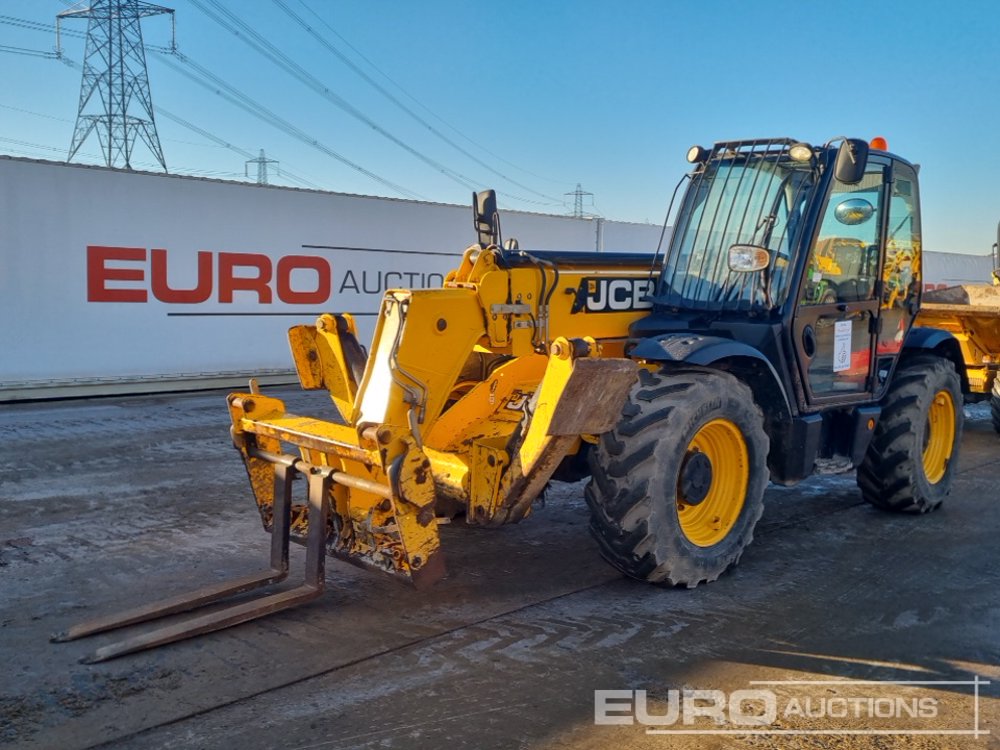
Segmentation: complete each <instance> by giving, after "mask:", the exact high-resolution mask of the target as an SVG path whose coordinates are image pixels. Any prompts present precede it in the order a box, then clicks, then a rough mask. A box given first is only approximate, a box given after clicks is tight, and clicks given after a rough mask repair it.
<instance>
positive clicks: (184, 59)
mask: <svg viewBox="0 0 1000 750" xmlns="http://www.w3.org/2000/svg"><path fill="white" fill-rule="evenodd" d="M158 58H159V60H160V61H161V62H162V63H163V64H165V65H166V66H167V67H169V68H172V69H173V70H174V71H176V72H177V73H180V74H181V75H183V76H185V77H186V78H189V79H190V80H192V81H194V82H195V83H197V84H198V85H199V86H201V87H203V88H205V89H207V90H208V91H211V92H212V93H214V94H216V95H217V96H219V97H221V98H223V99H225V100H226V101H228V102H230V103H231V104H234V105H235V106H237V107H240V108H241V109H243V110H244V111H246V112H248V113H249V114H251V115H253V116H254V117H256V118H258V119H260V120H263V121H264V122H266V123H267V124H269V125H271V126H272V127H275V128H277V129H279V130H281V131H282V132H284V133H285V134H286V135H289V136H291V137H292V138H295V139H297V140H299V141H301V142H302V143H305V144H306V145H308V146H311V147H312V148H315V149H316V150H317V151H320V152H322V153H324V154H326V155H327V156H329V157H331V158H333V159H336V160H337V161H339V162H340V163H341V164H344V165H346V166H348V167H350V168H351V169H353V170H355V171H356V172H359V173H360V174H363V175H365V176H366V177H369V178H371V179H373V180H375V181H376V182H378V183H379V184H381V185H384V186H385V187H387V188H389V189H390V190H392V191H393V192H395V193H399V194H400V195H403V196H406V197H408V198H416V199H422V200H426V198H423V196H421V195H420V194H418V193H415V192H413V191H412V190H409V189H407V188H404V187H402V186H401V185H397V184H396V183H394V182H392V181H390V180H387V179H386V178H384V177H381V176H379V175H377V174H375V173H374V172H372V171H371V170H369V169H365V168H364V167H362V166H361V165H360V164H357V163H355V162H353V161H351V160H350V159H348V158H347V157H346V156H344V155H343V154H340V153H338V152H337V151H334V150H333V149H332V148H330V147H329V146H327V145H326V144H324V143H322V142H321V141H319V140H318V139H316V138H313V137H312V136H311V135H309V134H308V133H306V132H304V131H303V130H301V129H300V128H298V127H296V126H295V125H292V124H291V123H290V122H288V120H286V119H284V118H283V117H280V116H279V115H277V114H275V113H274V112H272V111H271V110H269V109H267V108H266V107H264V106H263V105H261V104H260V103H259V102H257V101H255V100H254V99H252V98H251V97H250V96H248V95H247V94H245V93H243V92H242V91H240V90H239V89H237V88H236V87H235V86H233V85H231V84H229V83H227V82H226V81H224V80H222V79H221V78H219V76H217V75H215V74H214V73H212V72H211V71H210V70H208V69H207V68H205V67H204V66H202V65H199V64H198V63H196V62H195V61H194V60H192V59H191V58H190V57H188V56H186V55H183V54H181V53H180V52H176V53H174V54H168V53H158ZM174 60H177V61H179V62H174ZM179 63H183V67H182V65H181V64H179ZM187 68H190V70H188V69H187Z"/></svg>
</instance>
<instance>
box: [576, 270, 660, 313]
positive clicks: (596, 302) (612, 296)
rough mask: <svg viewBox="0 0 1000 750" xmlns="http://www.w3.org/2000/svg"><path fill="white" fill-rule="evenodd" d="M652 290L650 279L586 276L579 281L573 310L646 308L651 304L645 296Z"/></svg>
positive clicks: (617, 310) (602, 310) (595, 310)
mask: <svg viewBox="0 0 1000 750" xmlns="http://www.w3.org/2000/svg"><path fill="white" fill-rule="evenodd" d="M652 291H653V282H652V280H651V279H630V278H618V279H615V278H607V277H604V278H587V279H583V280H582V281H580V288H579V289H578V290H577V292H576V300H575V301H574V302H573V312H575V313H576V312H580V311H581V310H585V311H586V312H592V313H599V312H625V311H628V310H648V309H649V308H651V307H652V306H653V303H652V302H650V301H649V300H648V299H647V297H648V296H649V294H650V293H651V292H652Z"/></svg>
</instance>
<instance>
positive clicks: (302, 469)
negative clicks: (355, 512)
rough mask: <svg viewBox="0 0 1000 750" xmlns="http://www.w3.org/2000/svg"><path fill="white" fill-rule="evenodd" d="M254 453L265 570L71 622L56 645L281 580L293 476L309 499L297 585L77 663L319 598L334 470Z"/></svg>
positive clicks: (287, 457) (284, 573)
mask: <svg viewBox="0 0 1000 750" xmlns="http://www.w3.org/2000/svg"><path fill="white" fill-rule="evenodd" d="M255 457H256V458H260V459H264V460H268V461H270V462H271V463H273V464H274V477H275V480H274V527H273V531H272V533H271V565H270V569H269V570H267V571H265V572H262V573H256V574H253V575H248V576H243V577H241V578H236V579H233V580H230V581H226V582H223V583H219V584H214V585H212V586H205V587H203V588H200V589H197V590H196V591H192V592H189V593H186V594H180V595H178V596H173V597H169V598H167V599H162V600H160V601H158V602H152V603H150V604H146V605H143V606H140V607H135V608H133V609H129V610H125V611H123V612H118V613H116V614H113V615H107V616H104V617H98V618H95V619H93V620H88V621H87V622H83V623H80V624H79V625H75V626H74V627H72V628H70V629H69V630H67V631H65V632H64V633H59V634H57V635H54V636H53V637H52V641H53V642H56V643H61V642H64V641H73V640H76V639H78V638H85V637H87V636H91V635H95V634H97V633H104V632H107V631H110V630H117V629H119V628H124V627H127V626H129V625H137V624H139V623H144V622H151V621H154V620H159V619H161V618H164V617H168V616H170V615H175V614H179V613H181V612H189V611H191V610H194V609H199V608H201V607H204V606H206V605H209V604H212V603H214V602H218V601H220V600H223V599H226V598H228V597H231V596H235V595H236V594H242V593H244V592H247V591H252V590H254V589H259V588H263V587H270V586H273V585H274V584H278V583H280V582H282V581H283V580H285V578H287V577H288V567H289V565H288V546H289V544H288V543H289V538H290V532H291V519H292V485H293V482H294V481H295V480H296V479H297V478H298V477H304V478H305V479H306V480H307V483H308V502H309V509H308V518H309V531H308V537H307V539H306V564H305V578H304V580H303V582H302V583H301V584H300V585H298V586H296V587H295V588H293V589H288V590H284V591H278V592H274V593H268V594H265V595H263V596H257V597H256V598H253V599H250V600H248V601H241V602H238V603H234V604H229V605H228V606H226V607H223V608H222V609H218V610H215V611H213V612H209V613H207V614H202V615H195V616H193V617H189V618H187V619H184V620H181V621H180V622H176V623H172V624H169V625H162V626H160V627H155V628H152V629H150V630H147V631H145V632H143V633H139V634H137V635H134V636H132V637H130V638H126V639H124V640H121V641H118V642H116V643H112V644H110V645H107V646H102V647H101V648H99V649H97V650H96V651H94V652H93V653H91V654H89V655H87V656H85V657H83V658H82V659H81V660H80V661H81V662H82V663H84V664H96V663H98V662H102V661H107V660H108V659H114V658H116V657H118V656H123V655H125V654H131V653H134V652H136V651H143V650H145V649H150V648H156V647H157V646H162V645H165V644H167V643H173V642H175V641H180V640H184V639H185V638H191V637H193V636H196V635H202V634H204V633H211V632H213V631H215V630H222V629H223V628H228V627H230V626H232V625H239V624H240V623H244V622H249V621H250V620H256V619H258V618H260V617H264V616H265V615H269V614H272V613H274V612H280V611H282V610H285V609H289V608H291V607H294V606H296V605H299V604H303V603H305V602H308V601H311V600H313V599H315V598H317V597H318V596H320V595H321V594H322V593H323V589H324V585H325V574H326V535H327V526H328V523H329V517H330V512H329V500H328V498H329V495H330V485H331V483H333V482H336V480H337V476H336V474H337V472H335V471H334V470H333V469H331V468H329V467H325V466H313V465H312V464H309V463H307V462H305V461H303V460H302V459H300V458H297V457H295V456H291V455H273V454H265V453H264V452H263V451H259V452H258V453H257V455H256V456H255Z"/></svg>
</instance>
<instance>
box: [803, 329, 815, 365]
mask: <svg viewBox="0 0 1000 750" xmlns="http://www.w3.org/2000/svg"><path fill="white" fill-rule="evenodd" d="M802 353H803V354H805V355H806V358H807V359H812V358H813V357H814V356H815V354H816V332H815V331H813V327H812V326H806V327H805V328H803V329H802Z"/></svg>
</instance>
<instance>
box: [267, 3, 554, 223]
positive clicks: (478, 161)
mask: <svg viewBox="0 0 1000 750" xmlns="http://www.w3.org/2000/svg"><path fill="white" fill-rule="evenodd" d="M273 2H274V4H275V5H277V6H278V7H279V8H281V9H282V10H283V11H284V12H285V14H286V15H287V16H288V17H289V18H291V19H292V20H293V21H295V23H297V24H298V25H299V26H301V27H302V28H303V29H305V31H306V32H307V33H308V34H309V35H310V36H311V37H312V38H313V39H315V40H316V41H317V42H319V43H320V44H321V45H323V46H324V47H325V48H326V49H327V50H328V51H329V52H331V53H332V54H333V55H335V56H336V57H337V59H338V60H340V61H341V62H342V63H344V65H346V66H347V67H348V68H350V69H351V70H352V71H354V72H355V73H356V74H357V75H359V76H360V77H361V78H362V79H363V80H364V81H365V82H366V83H368V84H369V85H370V86H372V88H374V89H375V90H376V91H378V92H379V93H380V94H382V96H384V97H385V98H386V99H388V100H389V101H391V102H392V103H393V104H395V105H396V106H397V107H399V108H400V109H401V110H403V111H404V112H406V114H408V115H409V116H410V117H412V118H413V119H414V120H416V121H417V122H418V123H420V124H421V125H423V126H424V127H425V128H427V129H428V130H429V131H430V132H431V133H433V134H434V135H435V136H437V137H438V138H440V139H441V140H442V141H444V142H445V143H447V144H448V145H449V146H451V147H452V148H454V149H455V150H456V151H458V152H459V153H461V154H462V155H464V156H466V157H467V158H469V159H471V160H472V161H474V162H475V163H476V164H478V165H479V166H481V167H483V168H484V169H487V170H489V171H490V172H492V173H493V174H495V175H496V176H497V177H500V178H501V179H503V180H506V181H507V182H509V183H510V184H511V185H516V186H517V187H519V188H521V189H522V190H527V191H528V192H529V193H532V194H534V195H537V196H539V197H540V198H545V199H547V200H549V201H553V202H556V203H558V202H559V201H558V200H557V199H556V198H553V197H552V196H551V195H546V194H545V193H540V192H538V191H537V190H534V189H532V188H530V187H528V186H527V185H524V184H522V183H520V182H517V181H516V180H514V179H513V178H511V177H509V176H507V175H505V174H503V173H502V172H500V171H498V170H496V169H494V168H493V167H492V166H490V165H489V164H487V163H486V162H484V161H483V160H482V159H480V158H478V157H477V156H476V155H475V154H472V153H470V152H469V151H468V150H467V149H465V148H463V147H462V146H460V145H458V144H457V143H455V141H453V140H452V139H451V138H449V137H448V136H447V135H445V134H444V133H442V132H441V131H440V130H438V129H437V128H436V127H434V126H433V125H432V124H431V123H429V122H427V120H425V119H424V118H423V117H421V116H420V115H418V114H417V113H416V112H414V111H413V110H412V109H411V108H410V107H408V106H406V105H405V104H404V103H403V102H401V101H400V100H399V99H398V98H397V97H396V96H395V95H394V94H393V93H392V92H391V91H389V90H388V89H386V88H385V87H384V86H382V85H381V84H380V83H379V82H378V81H376V80H375V79H374V78H372V77H371V76H370V75H368V74H367V73H366V72H365V71H364V70H362V69H361V68H360V67H359V66H357V65H356V64H355V63H354V62H353V61H352V60H351V59H350V58H348V57H347V55H345V54H344V53H343V52H341V51H340V50H339V49H337V48H336V47H335V46H334V45H333V44H331V43H330V42H329V40H327V39H326V38H325V37H324V36H322V35H321V34H319V33H318V32H317V31H316V30H315V29H314V28H313V27H312V26H310V25H309V24H308V23H307V22H306V21H305V19H303V18H302V17H301V16H299V15H298V14H297V13H295V11H293V10H292V9H291V8H289V7H288V5H287V4H286V3H285V2H284V0H273Z"/></svg>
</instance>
